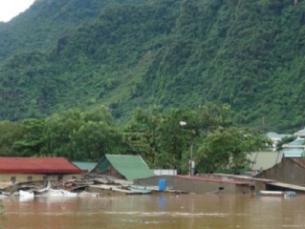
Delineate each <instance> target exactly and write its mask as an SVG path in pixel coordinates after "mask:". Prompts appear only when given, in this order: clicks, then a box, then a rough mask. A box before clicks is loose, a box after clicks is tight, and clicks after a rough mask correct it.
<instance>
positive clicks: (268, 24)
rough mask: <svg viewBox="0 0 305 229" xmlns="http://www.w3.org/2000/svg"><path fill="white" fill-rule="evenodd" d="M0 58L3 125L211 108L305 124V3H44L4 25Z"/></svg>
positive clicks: (239, 116) (269, 122)
mask: <svg viewBox="0 0 305 229" xmlns="http://www.w3.org/2000/svg"><path fill="white" fill-rule="evenodd" d="M0 56H1V58H2V61H1V62H0V118H1V119H11V120H16V119H22V118H27V117H41V116H45V115H47V114H50V113H52V112H54V111H59V110H63V109H65V108H67V107H75V106H83V107H85V106H95V105H97V104H106V105H108V106H109V108H110V109H111V111H112V112H113V114H114V116H115V117H117V118H120V117H124V116H126V115H127V114H128V113H130V112H131V111H133V110H134V108H135V107H138V106H141V107H148V106H150V105H159V106H161V107H162V108H168V107H178V106H183V107H196V106H198V105H200V104H204V103H205V102H207V101H216V102H221V103H228V104H230V105H231V106H232V108H233V109H234V110H235V111H236V115H235V118H236V120H238V121H239V122H240V123H243V124H251V125H255V126H258V127H265V128H271V129H282V130H283V129H287V128H294V127H297V126H299V125H303V124H304V120H305V116H304V115H305V109H304V107H305V106H304V105H305V90H304V89H305V80H304V77H303V75H304V71H305V68H304V67H305V1H303V0H299V1H298V2H296V1H294V0H252V1H242V0H139V1H136V0H129V1H128V0H120V1H119V0H117V1H113V0H111V1H110V0H109V1H108V0H86V1H83V0H38V1H37V2H36V3H35V4H34V5H33V6H32V7H31V8H30V9H29V10H28V11H27V12H25V13H24V14H22V15H20V16H19V17H17V18H15V19H14V20H13V21H12V22H10V23H8V24H1V25H0Z"/></svg>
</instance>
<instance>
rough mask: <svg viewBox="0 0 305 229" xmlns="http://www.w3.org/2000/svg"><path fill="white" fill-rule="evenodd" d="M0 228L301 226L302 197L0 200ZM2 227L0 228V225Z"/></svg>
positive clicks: (304, 222) (303, 223) (304, 206)
mask: <svg viewBox="0 0 305 229" xmlns="http://www.w3.org/2000/svg"><path fill="white" fill-rule="evenodd" d="M3 204H4V207H5V214H4V216H2V217H0V225H1V226H2V227H3V228H13V229H21V228H22V229H41V228H46V229H48V228H50V229H51V228H52V229H54V228H59V229H60V228H65V229H70V228H71V229H72V228H73V229H82V228H84V229H85V228H86V229H87V228H135V229H138V228H143V226H145V228H161V229H162V228H164V229H172V228H189V229H190V228H213V229H220V228H221V229H223V228H229V229H230V228H247V229H253V228H259V229H261V228H263V229H264V228H266V229H267V228H268V229H270V228H271V229H272V228H276V229H277V228H303V227H304V226H305V219H304V214H305V197H304V196H298V197H296V198H292V199H288V200H286V199H282V198H279V197H273V198H270V197H255V196H246V195H244V196H242V195H241V196H231V195H180V196H175V195H173V196H169V195H152V196H116V197H115V196H113V197H102V198H96V197H94V198H92V197H86V198H85V197H84V198H72V199H54V198H53V199H46V198H38V199H34V200H33V201H28V202H19V201H18V199H7V200H4V202H3ZM0 229H1V227H0Z"/></svg>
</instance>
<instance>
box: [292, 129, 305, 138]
mask: <svg viewBox="0 0 305 229" xmlns="http://www.w3.org/2000/svg"><path fill="white" fill-rule="evenodd" d="M294 135H296V136H299V137H305V128H304V129H302V130H299V131H297V132H295V133H294Z"/></svg>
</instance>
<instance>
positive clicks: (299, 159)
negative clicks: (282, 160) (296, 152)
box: [290, 158, 305, 168]
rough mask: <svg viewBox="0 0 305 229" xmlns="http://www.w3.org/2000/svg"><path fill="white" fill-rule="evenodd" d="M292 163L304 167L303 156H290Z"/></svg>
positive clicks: (304, 160)
mask: <svg viewBox="0 0 305 229" xmlns="http://www.w3.org/2000/svg"><path fill="white" fill-rule="evenodd" d="M290 159H291V160H292V161H293V162H294V163H296V164H298V165H299V166H301V167H302V168H305V158H290Z"/></svg>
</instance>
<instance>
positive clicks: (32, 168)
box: [0, 157, 81, 174]
mask: <svg viewBox="0 0 305 229" xmlns="http://www.w3.org/2000/svg"><path fill="white" fill-rule="evenodd" d="M0 173H21V174H23V173H26V174H78V173H81V170H80V169H79V168H77V167H76V166H74V165H73V164H72V163H70V162H69V161H68V160H67V159H65V158H63V157H44V158H26V157H0Z"/></svg>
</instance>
